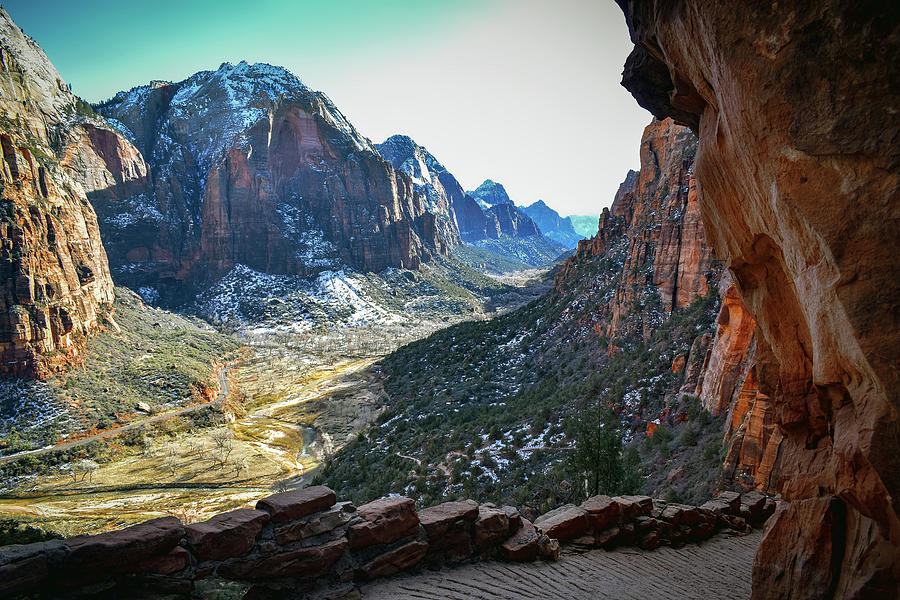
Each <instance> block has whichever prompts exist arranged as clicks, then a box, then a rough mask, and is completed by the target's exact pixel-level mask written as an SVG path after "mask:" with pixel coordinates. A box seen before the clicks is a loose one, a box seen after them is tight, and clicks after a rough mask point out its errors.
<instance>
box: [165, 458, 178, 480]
mask: <svg viewBox="0 0 900 600" xmlns="http://www.w3.org/2000/svg"><path fill="white" fill-rule="evenodd" d="M163 467H164V468H165V469H166V471H169V472H171V473H172V477H175V474H176V472H177V471H178V458H177V457H176V456H174V455H169V456H167V457H166V458H165V460H164V461H163Z"/></svg>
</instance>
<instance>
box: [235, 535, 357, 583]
mask: <svg viewBox="0 0 900 600" xmlns="http://www.w3.org/2000/svg"><path fill="white" fill-rule="evenodd" d="M347 545H348V544H347V540H346V539H345V538H340V539H337V540H333V541H331V542H328V543H325V544H322V545H320V546H310V547H308V548H300V549H298V550H290V551H286V552H278V553H276V554H271V555H268V556H260V557H256V558H247V557H243V558H237V559H231V560H229V561H228V562H225V563H224V564H222V565H221V566H220V567H219V569H218V574H219V575H220V576H221V577H225V578H227V579H241V580H249V581H256V580H264V579H272V578H277V577H315V576H318V575H321V574H323V573H325V572H326V571H327V570H328V569H329V567H331V565H333V564H334V563H335V562H337V560H338V559H339V558H340V557H341V556H343V555H344V552H345V551H346V550H347Z"/></svg>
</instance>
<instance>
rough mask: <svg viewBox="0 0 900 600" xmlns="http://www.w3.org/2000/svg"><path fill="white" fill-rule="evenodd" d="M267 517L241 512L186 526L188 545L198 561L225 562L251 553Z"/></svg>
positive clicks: (257, 511) (244, 510)
mask: <svg viewBox="0 0 900 600" xmlns="http://www.w3.org/2000/svg"><path fill="white" fill-rule="evenodd" d="M268 520H269V513H267V512H264V511H261V510H251V509H240V510H233V511H231V512H226V513H222V514H219V515H216V516H214V517H212V518H211V519H209V520H208V521H203V522H202V523H192V524H190V525H186V526H185V528H184V529H185V533H186V537H187V542H188V545H189V546H190V548H191V550H192V551H193V553H194V555H195V556H196V557H197V560H200V561H204V560H224V559H226V558H231V557H233V556H241V555H243V554H246V553H248V552H250V549H251V548H253V544H255V543H256V540H257V539H259V534H260V532H262V528H263V525H265V524H266V523H267V522H268Z"/></svg>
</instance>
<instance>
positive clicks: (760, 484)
mask: <svg viewBox="0 0 900 600" xmlns="http://www.w3.org/2000/svg"><path fill="white" fill-rule="evenodd" d="M719 295H720V296H721V298H722V308H721V310H720V311H719V316H718V319H717V326H718V327H717V330H716V336H715V339H714V340H713V341H712V344H711V345H710V348H709V350H708V352H707V358H706V360H705V363H706V364H705V365H704V369H703V374H702V378H701V379H700V381H699V382H698V384H697V386H696V389H695V390H693V391H695V392H696V394H697V395H698V396H699V397H700V399H701V401H702V402H703V406H704V408H706V409H707V410H709V411H710V412H711V413H713V414H714V415H716V416H718V415H720V414H721V413H722V412H725V413H727V419H726V431H725V441H726V443H728V444H729V446H728V448H729V450H728V454H727V456H726V457H725V464H724V466H723V475H724V476H725V478H726V479H727V480H730V481H735V482H738V483H741V484H743V485H746V486H748V487H753V488H757V489H760V490H763V491H766V492H774V491H775V490H776V487H777V484H778V480H779V469H778V466H779V464H780V463H779V461H778V450H779V448H780V445H781V441H782V439H783V436H782V434H781V432H780V431H779V430H778V428H777V427H776V426H775V405H774V404H773V402H772V399H771V398H770V397H769V396H768V395H767V394H765V393H763V392H761V391H760V389H759V376H758V375H757V369H759V368H763V367H764V366H765V365H766V364H768V363H767V361H766V360H765V359H764V360H762V362H760V360H759V359H758V357H761V358H764V357H766V356H768V355H770V354H771V350H769V349H768V347H767V346H766V342H765V339H764V338H762V336H760V335H759V334H758V333H757V326H756V321H755V320H754V319H753V317H752V316H751V315H750V313H749V312H747V309H746V308H745V307H744V304H743V302H742V301H741V298H740V296H739V295H738V292H737V289H736V288H735V285H734V281H733V280H732V278H731V275H730V274H729V273H728V272H727V271H726V272H725V273H724V274H723V276H722V278H721V280H720V281H719Z"/></svg>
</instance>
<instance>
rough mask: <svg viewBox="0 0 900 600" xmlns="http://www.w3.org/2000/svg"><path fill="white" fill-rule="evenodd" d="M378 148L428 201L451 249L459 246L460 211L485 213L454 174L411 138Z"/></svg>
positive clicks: (427, 206)
mask: <svg viewBox="0 0 900 600" xmlns="http://www.w3.org/2000/svg"><path fill="white" fill-rule="evenodd" d="M375 147H376V148H377V149H378V152H379V153H381V156H383V157H384V158H385V159H386V160H387V161H388V162H389V163H391V165H392V166H393V167H394V169H396V170H397V171H400V172H401V173H405V174H407V175H409V177H410V179H412V182H413V185H414V186H415V189H416V192H418V193H419V194H420V195H421V196H422V198H423V199H424V201H425V209H426V210H427V211H428V212H430V213H431V214H433V215H435V216H436V217H437V223H438V227H439V228H440V236H441V238H442V239H444V240H446V241H447V243H448V244H449V245H457V244H459V243H460V232H461V229H460V225H459V224H458V222H457V211H459V212H463V213H465V212H469V210H471V209H472V208H474V209H475V210H477V211H478V213H481V210H480V209H479V208H478V206H477V205H476V204H475V202H474V201H473V200H472V199H471V198H469V197H468V196H466V194H465V192H463V189H462V186H461V185H459V182H458V181H457V180H456V178H455V177H454V176H453V174H452V173H450V171H448V170H447V168H446V167H444V165H442V164H441V163H439V162H438V161H437V159H436V158H435V157H434V156H432V154H431V152H429V151H428V150H426V149H425V147H424V146H420V145H418V144H417V143H415V142H414V141H413V140H412V138H410V137H408V136H405V135H392V136H391V137H389V138H388V139H386V140H385V141H384V142H383V143H381V144H376V146H375ZM467 209H468V210H467ZM469 231H470V230H469V229H467V230H466V233H467V234H469Z"/></svg>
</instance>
